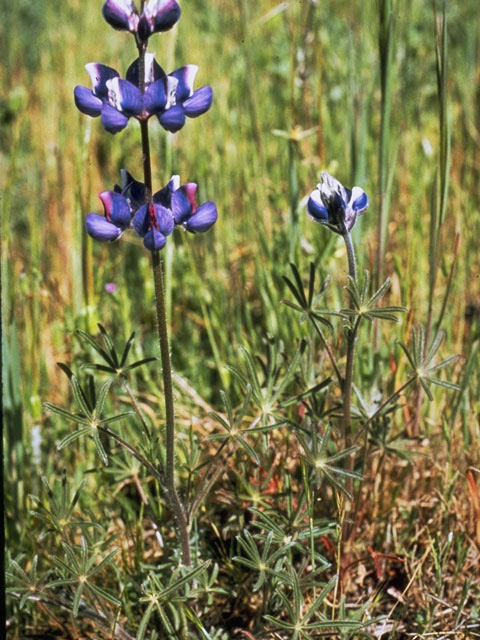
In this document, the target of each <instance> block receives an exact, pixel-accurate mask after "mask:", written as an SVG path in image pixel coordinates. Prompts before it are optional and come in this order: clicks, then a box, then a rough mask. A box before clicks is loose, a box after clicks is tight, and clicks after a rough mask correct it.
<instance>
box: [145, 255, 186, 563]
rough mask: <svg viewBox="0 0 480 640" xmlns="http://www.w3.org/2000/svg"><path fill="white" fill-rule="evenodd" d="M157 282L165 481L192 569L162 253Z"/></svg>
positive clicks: (156, 261)
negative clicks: (179, 475)
mask: <svg viewBox="0 0 480 640" xmlns="http://www.w3.org/2000/svg"><path fill="white" fill-rule="evenodd" d="M152 269H153V280H154V283H155V308H156V312H157V323H158V340H159V343H160V353H161V357H162V375H163V393H164V396H165V421H166V442H165V450H166V463H165V478H166V483H167V494H168V499H169V502H170V507H171V508H172V511H173V515H174V516H175V521H176V524H177V528H178V531H179V534H180V541H181V545H182V557H183V563H184V564H185V565H186V566H190V565H191V557H190V537H189V532H188V521H187V516H186V514H185V509H184V507H183V505H182V503H181V502H180V498H179V496H178V493H177V489H176V486H175V409H174V404H173V384H172V367H171V363H170V347H169V344H168V333H167V315H166V311H165V292H164V285H163V269H162V262H161V259H160V253H159V252H158V251H153V252H152Z"/></svg>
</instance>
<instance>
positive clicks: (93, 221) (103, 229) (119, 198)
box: [85, 191, 132, 242]
mask: <svg viewBox="0 0 480 640" xmlns="http://www.w3.org/2000/svg"><path fill="white" fill-rule="evenodd" d="M99 198H100V200H101V201H102V203H103V208H104V210H105V215H103V216H99V215H98V214H96V213H89V214H88V216H87V217H86V220H85V226H86V228H87V233H88V235H89V236H91V237H92V238H95V240H100V242H113V241H114V240H118V238H120V236H121V235H122V233H123V232H124V231H125V229H128V228H129V227H130V221H131V219H132V210H131V207H130V203H129V201H128V200H127V198H125V197H124V196H123V195H121V194H120V193H117V192H116V191H103V192H102V193H101V194H100V195H99Z"/></svg>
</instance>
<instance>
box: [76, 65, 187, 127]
mask: <svg viewBox="0 0 480 640" xmlns="http://www.w3.org/2000/svg"><path fill="white" fill-rule="evenodd" d="M85 68H86V70H87V72H88V73H89V75H90V78H91V81H92V85H93V89H88V88H87V87H81V86H77V87H75V89H74V97H75V104H76V106H77V108H78V109H79V110H80V111H81V112H82V113H85V114H86V115H88V116H92V117H94V118H95V117H97V116H101V120H102V124H103V126H104V128H105V129H106V130H107V131H108V132H110V133H118V132H119V131H121V130H122V129H124V128H125V127H126V126H127V124H128V120H129V119H130V118H131V117H134V118H137V119H138V120H146V119H148V118H149V117H150V116H152V115H156V114H157V115H159V114H161V113H162V112H163V111H164V110H165V109H169V108H170V106H171V105H172V104H173V102H174V101H175V92H176V87H177V84H178V80H177V79H176V78H175V77H173V76H167V75H166V74H165V72H164V71H163V70H162V68H161V67H160V66H159V65H158V64H157V63H156V62H155V59H154V54H148V53H147V54H146V55H145V76H144V89H145V93H144V94H142V92H141V91H140V88H139V86H140V83H139V70H138V68H139V62H138V59H137V60H135V62H133V64H131V65H130V67H129V69H128V71H127V78H126V80H123V79H122V78H120V76H119V73H118V72H117V71H116V70H115V69H112V68H111V67H107V66H106V65H104V64H99V63H96V62H91V63H89V64H87V65H86V66H85Z"/></svg>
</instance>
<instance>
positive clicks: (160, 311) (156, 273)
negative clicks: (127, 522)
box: [138, 45, 192, 567]
mask: <svg viewBox="0 0 480 640" xmlns="http://www.w3.org/2000/svg"><path fill="white" fill-rule="evenodd" d="M138 53H139V76H140V77H139V80H140V83H139V84H140V90H141V91H142V93H144V92H145V73H144V69H145V53H146V45H138ZM140 131H141V135H142V163H143V175H144V181H145V186H146V188H147V202H148V203H149V204H151V199H152V191H153V190H152V165H151V158H150V141H149V137H148V120H146V119H145V120H141V121H140ZM152 271H153V281H154V285H155V310H156V316H157V328H158V340H159V344H160V354H161V358H162V376H163V394H164V398H165V422H166V442H165V451H166V464H165V481H166V490H167V498H168V501H169V504H170V508H171V509H172V511H173V515H174V518H175V522H176V525H177V531H178V533H179V536H180V543H181V547H182V560H183V563H184V564H185V565H186V566H187V567H188V566H191V564H192V562H191V555H190V536H189V530H188V519H187V515H186V512H185V508H184V506H183V505H182V503H181V501H180V498H179V496H178V493H177V488H176V486H175V407H174V403H173V383H172V366H171V362H170V347H169V343H168V329H167V314H166V309H165V288H164V282H163V268H162V261H161V259H160V252H159V251H152Z"/></svg>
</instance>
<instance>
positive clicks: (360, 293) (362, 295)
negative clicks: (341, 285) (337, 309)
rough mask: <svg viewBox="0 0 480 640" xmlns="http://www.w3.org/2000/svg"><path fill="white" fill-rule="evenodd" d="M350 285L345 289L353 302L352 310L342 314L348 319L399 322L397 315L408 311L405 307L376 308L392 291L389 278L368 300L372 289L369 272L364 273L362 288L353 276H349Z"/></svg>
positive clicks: (346, 310)
mask: <svg viewBox="0 0 480 640" xmlns="http://www.w3.org/2000/svg"><path fill="white" fill-rule="evenodd" d="M347 279H348V285H347V286H346V287H345V289H346V291H347V293H348V296H349V298H350V302H351V308H350V309H342V310H341V314H342V315H343V316H344V317H346V318H351V317H357V318H358V317H362V318H366V319H367V320H370V322H373V320H375V319H377V320H389V321H390V322H398V317H397V315H396V314H397V313H403V312H404V311H406V308H405V307H400V306H393V305H389V306H385V307H377V306H375V305H376V304H377V302H378V301H379V300H380V299H381V298H383V296H384V295H385V294H386V293H387V291H388V290H389V289H390V287H391V284H392V281H391V279H390V278H387V279H386V280H385V282H384V283H383V284H382V285H381V287H379V288H378V289H377V291H375V293H374V294H373V295H372V296H371V297H370V298H369V299H368V300H367V296H368V291H369V288H370V275H369V273H368V271H367V270H365V271H364V278H363V283H362V286H361V287H360V286H359V284H358V283H357V282H356V281H355V279H354V278H352V277H351V276H347Z"/></svg>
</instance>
